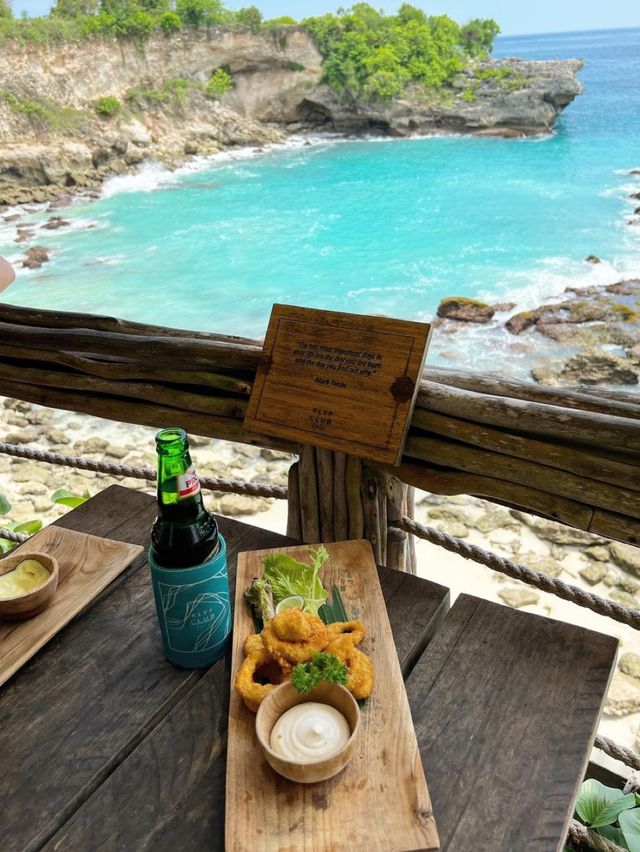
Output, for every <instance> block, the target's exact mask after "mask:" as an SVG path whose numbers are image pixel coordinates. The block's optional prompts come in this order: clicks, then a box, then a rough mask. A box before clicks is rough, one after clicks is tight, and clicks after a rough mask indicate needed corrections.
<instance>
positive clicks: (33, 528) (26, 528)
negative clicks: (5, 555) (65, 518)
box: [13, 519, 42, 535]
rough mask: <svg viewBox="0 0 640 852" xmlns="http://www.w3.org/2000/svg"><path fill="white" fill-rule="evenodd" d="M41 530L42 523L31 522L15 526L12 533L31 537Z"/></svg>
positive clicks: (37, 521)
mask: <svg viewBox="0 0 640 852" xmlns="http://www.w3.org/2000/svg"><path fill="white" fill-rule="evenodd" d="M41 529H42V521H39V520H37V519H36V520H33V521H25V522H24V523H23V524H16V526H15V527H14V528H13V531H14V532H17V533H26V534H27V535H33V534H34V533H37V532H38V531H39V530H41Z"/></svg>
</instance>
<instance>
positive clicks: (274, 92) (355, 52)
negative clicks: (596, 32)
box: [0, 0, 582, 205]
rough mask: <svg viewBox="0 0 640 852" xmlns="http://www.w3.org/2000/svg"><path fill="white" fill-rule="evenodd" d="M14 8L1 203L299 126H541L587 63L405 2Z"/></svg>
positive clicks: (1, 4) (3, 111)
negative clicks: (303, 9) (508, 49)
mask: <svg viewBox="0 0 640 852" xmlns="http://www.w3.org/2000/svg"><path fill="white" fill-rule="evenodd" d="M134 7H136V8H134ZM3 9H5V13H4V14H3ZM7 13H8V7H6V2H5V0H0V41H2V52H1V55H0V204H5V205H7V204H15V203H20V202H33V201H48V200H53V199H55V198H57V197H59V196H60V195H61V194H64V193H68V192H69V191H74V190H78V189H80V190H82V189H89V188H91V187H95V186H96V185H98V184H99V183H100V182H101V181H102V180H103V179H104V178H105V177H108V176H110V175H113V174H120V173H123V172H125V171H128V170H131V169H134V168H136V167H137V166H138V165H139V164H140V163H142V162H143V161H144V160H146V159H158V160H160V161H162V162H163V163H165V164H167V165H169V166H173V165H176V164H177V163H179V162H181V161H182V160H183V159H184V158H185V157H189V156H192V155H194V154H211V153H216V152H218V151H220V150H222V149H225V148H228V147H233V146H239V145H262V144H266V143H270V142H276V141H280V140H281V139H283V138H284V137H286V136H287V135H290V134H292V133H305V132H307V133H309V132H310V133H317V132H319V131H332V132H338V133H345V134H372V133H373V134H380V135H391V136H407V135H414V134H430V133H473V134H478V135H499V136H522V135H530V134H538V133H544V132H548V131H549V130H550V129H551V127H552V126H553V123H554V121H555V120H556V118H557V116H558V115H559V114H560V112H561V111H562V110H563V109H564V108H565V107H566V106H567V105H568V104H570V103H571V101H572V100H573V99H574V98H575V97H576V96H577V95H579V94H581V92H582V85H581V83H580V82H579V80H578V78H577V72H578V71H579V70H580V68H581V67H582V62H581V61H580V60H563V61H545V62H536V61H523V60H520V59H505V60H500V61H498V60H494V59H492V58H491V57H490V51H491V47H492V44H493V39H494V37H495V35H496V34H497V33H498V32H499V28H498V26H497V24H496V23H495V22H494V21H491V20H482V19H477V20H475V21H471V22H470V23H469V24H467V25H465V26H460V25H459V24H457V23H456V22H455V21H453V20H452V19H451V18H449V17H448V16H444V15H439V16H427V15H426V14H425V13H424V12H422V11H421V10H419V9H416V8H414V7H412V6H410V5H409V4H403V6H401V8H400V10H399V12H398V14H397V15H393V16H386V15H382V14H381V13H379V12H377V11H376V10H375V9H373V8H372V7H371V6H369V5H368V4H366V3H358V4H356V5H355V6H354V7H353V9H351V10H347V11H346V12H344V13H342V14H340V15H331V14H330V15H324V16H322V17H318V18H309V19H307V20H305V21H303V22H301V23H297V22H295V21H293V20H292V19H288V18H280V19H275V20H272V21H262V19H261V16H260V13H259V11H258V10H257V9H256V8H255V7H249V8H247V9H243V10H240V11H238V12H230V11H228V10H225V9H223V7H222V6H221V5H220V3H219V2H218V0H177V2H176V3H175V5H174V6H173V7H170V6H169V3H168V2H167V0H146V2H145V3H144V5H140V7H139V8H137V4H136V2H133V3H131V2H129V3H126V4H125V3H121V2H119V0H57V2H56V5H55V6H54V8H53V10H52V13H51V15H50V16H49V17H47V18H37V19H27V20H13V19H12V18H11V17H10V15H9V14H7Z"/></svg>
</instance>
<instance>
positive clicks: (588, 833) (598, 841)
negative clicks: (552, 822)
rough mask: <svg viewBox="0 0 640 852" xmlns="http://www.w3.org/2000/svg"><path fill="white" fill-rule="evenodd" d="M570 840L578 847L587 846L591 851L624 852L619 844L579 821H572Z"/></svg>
mask: <svg viewBox="0 0 640 852" xmlns="http://www.w3.org/2000/svg"><path fill="white" fill-rule="evenodd" d="M569 838H570V839H571V842H572V843H575V844H576V845H580V844H581V843H584V845H585V846H588V847H589V849H595V850H596V852H624V849H623V848H622V847H621V846H618V845H617V843H614V842H613V841H612V840H607V838H606V837H602V835H600V834H598V833H597V832H596V831H592V830H591V829H590V828H587V827H586V825H582V823H581V822H578V820H577V819H573V820H571V824H570V825H569Z"/></svg>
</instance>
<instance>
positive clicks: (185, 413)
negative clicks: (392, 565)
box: [0, 305, 640, 561]
mask: <svg viewBox="0 0 640 852" xmlns="http://www.w3.org/2000/svg"><path fill="white" fill-rule="evenodd" d="M260 354H261V345H260V343H258V342H256V341H254V340H248V339H244V338H239V337H225V336H221V335H216V334H208V333H204V332H191V331H181V330H177V329H169V328H163V327H157V326H149V325H142V324H139V323H132V322H126V321H123V320H119V319H113V318H109V317H96V316H91V315H84V314H73V313H54V312H48V311H39V310H31V309H26V308H17V307H12V306H7V305H2V306H0V394H3V395H6V396H10V397H16V398H18V399H23V400H27V401H29V402H35V403H39V404H42V405H47V406H51V407H54V408H62V409H68V410H73V411H76V412H83V413H87V414H93V415H96V416H98V417H107V418H110V419H113V420H120V421H124V422H129V423H139V424H144V425H149V426H159V425H163V424H166V423H177V424H180V425H183V426H184V428H185V429H187V430H188V431H190V432H193V433H195V434H199V435H207V436H211V437H216V438H223V439H226V440H230V441H238V442H245V443H253V444H260V445H262V446H270V447H275V448H279V449H284V450H289V451H291V452H294V453H300V454H301V461H300V463H299V465H298V466H297V467H296V468H294V469H293V470H292V473H291V476H290V493H289V503H290V513H289V521H290V524H289V526H290V531H291V532H293V533H296V534H298V535H300V536H301V537H302V538H304V539H305V540H312V539H313V538H314V535H315V534H316V533H317V535H318V537H320V536H322V538H325V539H326V540H331V539H332V538H333V537H338V536H344V535H345V534H346V535H353V534H360V533H362V532H363V530H364V533H365V534H366V533H367V532H369V533H371V532H372V530H373V533H372V534H373V537H374V538H375V530H376V529H377V530H381V529H386V526H387V522H388V521H392V520H393V517H394V516H399V515H401V514H411V493H410V492H407V491H406V489H405V490H404V491H403V490H402V487H398V486H397V483H398V482H399V481H400V482H401V483H405V484H408V485H410V486H417V487H419V488H423V489H425V490H428V491H432V492H435V493H440V494H462V493H465V494H471V495H475V496H480V497H485V498H488V499H490V500H493V501H495V502H498V503H502V504H504V505H507V506H511V507H517V508H520V509H523V510H525V511H532V512H534V513H537V514H540V515H543V516H546V517H549V518H553V519H555V520H557V521H560V522H562V523H564V524H567V525H570V526H573V527H577V528H579V529H582V530H588V531H590V532H593V533H596V534H598V535H601V536H604V537H606V538H612V539H618V540H620V541H625V542H629V543H632V544H638V543H640V396H638V395H634V394H624V393H615V392H611V391H604V390H600V389H595V388H576V389H571V390H565V389H557V388H546V387H541V386H539V385H533V384H528V383H526V382H520V381H515V380H509V379H504V378H502V377H499V376H481V375H477V374H474V373H471V372H464V371H454V370H449V369H441V368H430V369H427V370H426V371H425V373H424V376H423V380H422V382H421V386H420V392H419V395H418V400H417V404H416V408H415V411H414V414H413V418H412V421H411V427H410V430H409V435H408V439H407V443H406V447H405V452H404V456H403V459H402V464H401V465H400V466H399V467H397V468H390V467H388V468H384V467H383V466H380V465H377V464H373V463H370V462H366V461H365V462H362V463H360V462H359V461H356V462H351V461H349V458H347V457H345V456H342V454H338V453H334V454H331V453H327V452H326V451H317V452H316V451H313V450H312V449H309V448H307V450H304V449H303V448H300V447H298V446H296V445H292V444H290V443H287V442H285V441H278V440H276V439H273V438H268V437H266V436H262V435H255V434H251V433H248V432H246V431H245V429H244V426H243V418H244V413H245V409H246V404H247V399H248V397H249V394H250V392H251V386H252V381H253V377H254V375H255V370H256V367H257V365H258V362H259V359H260ZM371 416H372V417H375V411H372V412H371ZM329 479H330V483H329ZM292 486H294V487H292ZM358 493H359V494H360V497H358ZM358 500H360V503H359V504H358V505H356V503H357V501H358ZM381 511H384V512H386V513H387V514H386V516H385V518H384V520H383V522H382V521H381V518H380V512H381ZM389 513H391V514H390V515H389ZM372 525H373V526H372ZM382 536H383V533H380V534H379V537H378V548H379V550H380V551H381V552H382V553H384V552H386V551H387V548H388V546H389V542H383V541H382V540H381V539H382ZM367 537H371V536H370V535H367ZM316 540H317V538H316ZM382 561H385V560H384V558H383V559H382Z"/></svg>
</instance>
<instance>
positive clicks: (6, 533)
mask: <svg viewBox="0 0 640 852" xmlns="http://www.w3.org/2000/svg"><path fill="white" fill-rule="evenodd" d="M0 538H6V539H7V541H15V542H16V544H22V542H24V541H26V540H27V539H28V538H29V536H28V535H25V534H24V533H15V532H11V530H3V529H0Z"/></svg>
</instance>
